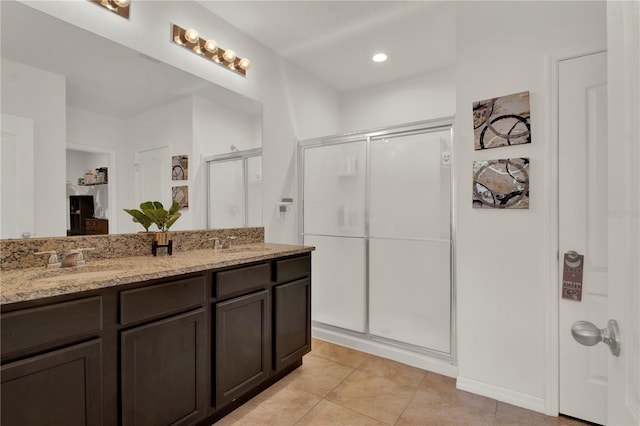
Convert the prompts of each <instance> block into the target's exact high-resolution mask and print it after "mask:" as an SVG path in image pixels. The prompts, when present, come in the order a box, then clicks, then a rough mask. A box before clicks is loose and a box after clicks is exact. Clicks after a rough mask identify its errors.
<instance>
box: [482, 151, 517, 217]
mask: <svg viewBox="0 0 640 426" xmlns="http://www.w3.org/2000/svg"><path fill="white" fill-rule="evenodd" d="M473 208H478V209H528V208H529V159H528V158H507V159H503V160H488V161H474V162H473Z"/></svg>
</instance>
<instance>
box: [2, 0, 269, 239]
mask: <svg viewBox="0 0 640 426" xmlns="http://www.w3.org/2000/svg"><path fill="white" fill-rule="evenodd" d="M0 8H1V10H0V17H1V19H2V22H1V23H2V25H1V35H0V36H1V38H0V40H1V42H2V46H1V53H2V62H1V66H2V70H1V71H2V72H1V76H2V89H3V90H2V99H1V100H2V102H1V104H2V108H1V112H2V124H3V126H2V128H3V135H2V152H1V154H2V173H1V178H2V180H1V181H0V186H1V189H2V194H3V199H2V205H1V206H0V208H1V209H2V211H1V215H2V216H1V217H2V223H3V234H2V238H21V237H23V236H24V237H27V236H32V237H33V236H35V237H48V236H64V235H67V234H73V235H76V234H77V233H86V232H87V229H86V225H87V222H86V220H87V219H95V220H93V221H90V222H91V223H90V228H92V227H99V230H98V231H92V232H104V231H105V229H108V232H109V233H127V232H138V231H141V230H142V229H141V228H140V227H139V226H137V224H135V223H133V222H132V221H131V218H130V217H129V216H128V215H127V214H126V213H125V212H123V211H122V209H123V208H135V207H137V206H138V205H139V204H140V203H141V202H142V201H146V200H148V197H149V196H151V194H153V197H154V198H155V197H157V198H158V199H159V201H162V202H163V203H166V204H167V205H169V204H171V201H172V188H180V191H176V190H173V193H174V194H175V193H181V194H185V192H184V188H186V191H187V192H188V207H186V208H185V209H184V210H183V211H182V218H181V220H180V221H179V222H177V223H176V225H175V226H174V228H172V229H176V230H185V229H201V228H205V227H206V226H207V216H208V214H206V213H205V212H206V210H207V200H206V194H207V191H208V190H207V181H206V178H207V173H208V172H207V170H206V168H205V167H204V161H203V159H204V158H208V157H211V156H215V155H224V154H226V153H230V152H231V151H232V150H231V149H230V146H232V145H233V146H236V147H237V149H239V150H243V151H245V150H250V149H257V148H261V147H262V106H261V105H260V104H259V103H258V102H256V101H254V100H252V99H249V98H246V97H244V96H242V95H239V94H237V93H234V92H231V91H229V90H227V89H225V88H222V87H219V86H216V85H214V84H212V83H211V82H209V81H206V80H203V79H201V78H199V77H196V76H194V75H191V74H189V73H186V72H184V71H181V70H179V69H177V68H174V67H172V66H170V65H168V64H165V63H162V62H160V61H157V60H155V59H153V58H150V57H148V56H146V55H144V54H142V53H139V52H135V51H133V50H131V49H129V48H126V47H124V46H122V45H119V44H117V43H115V42H113V41H111V40H108V39H105V38H102V37H100V36H97V35H95V34H93V33H90V32H87V31H85V30H83V29H81V28H78V27H75V26H73V25H70V24H68V23H65V22H63V21H61V20H59V19H56V18H54V17H51V16H49V15H47V14H44V13H42V12H39V11H37V10H35V9H33V8H31V7H29V6H26V5H24V4H21V3H17V2H5V1H3V2H0ZM24 28H29V31H24ZM15 34H22V35H21V37H20V41H19V42H16V39H15V37H14V36H13V35H15ZM43 40H55V43H47V48H46V49H43V48H42V43H43ZM12 120H25V122H27V123H28V122H31V123H32V124H31V125H32V128H31V133H32V134H31V138H32V139H33V142H32V144H33V148H32V150H31V151H29V150H28V149H23V150H22V151H20V153H18V152H17V147H21V146H22V143H21V142H22V141H23V140H26V139H28V135H29V131H28V126H27V127H26V129H27V130H25V131H24V132H26V133H24V134H25V135H26V136H24V137H23V136H20V135H18V136H16V134H7V135H5V123H10V122H13V121H12ZM23 127H24V126H23ZM21 129H22V128H20V127H19V126H18V130H20V131H23V130H21ZM14 133H15V132H14ZM16 141H19V142H20V143H19V144H17V145H16ZM5 142H7V143H5ZM9 142H11V143H9ZM23 151H24V152H23ZM151 153H161V156H160V157H157V156H154V155H151ZM18 154H19V155H20V156H21V159H20V160H19V161H18V162H14V164H33V172H31V173H29V175H30V176H29V177H28V178H25V177H24V176H18V175H17V174H16V173H23V174H24V172H23V171H22V172H21V169H22V168H16V167H13V168H12V167H10V166H9V164H10V161H9V160H7V159H9V158H17V156H18ZM25 156H26V157H25ZM174 156H180V157H183V158H185V159H186V160H185V161H186V162H187V163H188V169H189V170H188V175H187V176H182V177H183V178H182V179H180V176H173V177H172V173H171V172H172V157H174ZM156 157H157V158H156ZM24 169H28V168H27V167H24ZM102 172H106V174H107V175H108V178H107V180H106V181H105V182H102V183H101V184H100V185H92V186H89V185H82V184H81V185H78V182H79V181H80V182H82V181H81V179H85V178H86V177H89V179H98V177H97V176H98V174H99V173H102ZM87 173H88V174H87ZM92 176H93V177H92ZM85 182H86V179H85ZM16 184H17V185H18V186H17V188H19V189H18V192H22V193H23V195H24V194H29V193H32V194H33V202H32V207H15V203H11V202H9V201H7V200H8V199H9V198H10V197H9V196H10V195H11V191H10V190H9V187H10V186H11V187H15V186H16ZM30 185H32V186H33V190H30V189H29V186H30ZM93 186H95V187H93ZM98 186H99V187H98ZM5 192H6V194H7V195H6V196H5ZM14 195H16V194H14ZM72 196H73V197H79V196H91V197H92V199H93V212H92V213H91V217H85V218H84V219H81V220H80V223H78V224H77V226H76V227H74V226H73V223H72V221H73V220H75V219H74V215H73V213H75V212H76V208H75V205H73V204H72V198H71V197H72ZM145 197H146V198H145ZM14 198H17V199H20V198H21V197H18V196H17V195H16V197H14ZM24 198H29V197H24ZM183 198H184V195H183ZM5 199H7V200H5ZM74 200H75V201H77V199H76V198H74ZM5 201H6V202H5ZM27 205H28V203H27ZM27 209H28V210H29V213H28V214H27V213H26V212H25V211H26V210H27ZM16 210H18V211H16ZM23 213H24V214H23ZM29 216H31V217H32V218H33V219H32V221H31V223H19V224H18V223H16V222H17V220H18V219H17V218H18V217H25V218H28V217H29ZM75 216H78V215H75ZM259 216H260V217H261V213H260V214H259ZM100 221H102V222H100ZM5 222H11V223H12V225H14V226H11V227H10V228H11V229H12V231H11V235H8V234H7V233H6V232H4V228H5V227H4V224H5ZM83 226H84V227H83ZM7 229H9V228H7ZM7 232H8V231H7Z"/></svg>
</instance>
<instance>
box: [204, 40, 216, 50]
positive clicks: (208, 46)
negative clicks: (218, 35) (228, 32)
mask: <svg viewBox="0 0 640 426" xmlns="http://www.w3.org/2000/svg"><path fill="white" fill-rule="evenodd" d="M204 50H206V51H207V52H209V53H216V51H217V50H218V43H217V42H216V41H215V40H207V41H206V42H205V44H204Z"/></svg>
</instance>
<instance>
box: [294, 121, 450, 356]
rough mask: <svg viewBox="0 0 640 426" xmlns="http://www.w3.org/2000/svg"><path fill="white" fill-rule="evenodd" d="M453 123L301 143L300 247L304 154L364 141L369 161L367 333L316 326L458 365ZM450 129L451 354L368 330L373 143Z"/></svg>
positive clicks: (419, 124)
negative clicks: (310, 149)
mask: <svg viewBox="0 0 640 426" xmlns="http://www.w3.org/2000/svg"><path fill="white" fill-rule="evenodd" d="M454 124H455V117H454V116H449V117H443V118H438V119H434V120H426V121H418V122H414V123H408V124H404V125H398V126H390V127H383V128H378V129H372V130H365V131H361V132H352V133H345V134H340V135H332V136H326V137H321V138H313V139H306V140H300V141H298V143H297V146H296V148H297V150H298V153H297V156H298V172H299V173H298V191H297V192H298V211H299V212H300V214H299V219H298V241H299V243H300V244H303V243H304V236H305V232H304V183H305V182H304V154H305V151H306V150H307V149H309V148H318V147H323V146H331V145H342V144H345V143H350V142H365V159H366V165H365V166H366V169H365V208H364V241H365V254H364V255H365V265H364V267H365V274H364V280H365V283H364V285H365V331H364V333H360V332H357V331H353V330H348V329H345V328H342V327H337V326H333V325H330V324H326V323H322V322H317V321H313V325H314V326H319V327H322V328H324V329H327V330H334V331H338V332H340V333H343V334H347V335H352V336H356V337H360V338H365V339H368V340H371V341H378V342H381V343H385V344H387V345H390V346H395V347H399V348H402V349H409V350H412V351H414V352H418V353H422V354H425V355H429V356H432V357H434V358H438V359H442V360H445V361H449V362H451V363H452V364H454V365H455V364H456V354H457V347H456V276H455V267H454V266H455V240H456V238H455V232H456V224H455V220H456V214H455V211H456V210H455V198H456V197H455V195H456V194H455V173H454V164H455V163H454V155H453V151H454V150H453V146H454ZM443 130H448V131H449V132H450V137H451V149H450V154H449V155H450V160H449V173H450V182H451V188H450V191H451V192H450V197H451V199H450V213H449V214H450V220H449V224H450V225H449V226H450V236H449V238H450V241H449V251H450V252H449V259H450V260H449V263H450V265H449V267H450V270H449V274H450V275H449V276H450V298H451V299H450V318H449V324H450V329H449V339H450V340H449V348H450V352H449V353H445V352H441V351H437V350H433V349H428V348H424V347H422V346H416V345H412V344H410V343H404V342H400V341H397V340H393V339H388V338H385V337H381V336H376V335H372V334H371V333H370V330H369V291H370V290H369V287H370V277H369V269H370V265H369V255H370V252H369V247H370V238H371V236H370V229H369V226H370V223H369V219H370V200H371V167H370V161H371V141H372V140H377V139H380V138H384V137H399V136H410V135H415V134H422V133H433V132H438V131H443ZM308 235H310V236H331V237H339V238H361V237H353V236H335V235H319V234H308Z"/></svg>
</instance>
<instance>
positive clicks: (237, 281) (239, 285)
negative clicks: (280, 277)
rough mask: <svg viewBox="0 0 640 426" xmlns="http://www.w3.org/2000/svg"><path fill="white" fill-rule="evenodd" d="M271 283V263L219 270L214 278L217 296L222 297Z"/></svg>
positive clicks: (264, 286)
mask: <svg viewBox="0 0 640 426" xmlns="http://www.w3.org/2000/svg"><path fill="white" fill-rule="evenodd" d="M268 285H269V264H267V263H264V264H262V265H255V266H247V267H245V268H237V269H232V270H229V271H223V272H217V273H216V275H215V280H214V294H215V297H217V298H219V299H221V298H224V297H229V296H233V295H237V294H243V293H248V292H250V291H253V290H257V289H261V288H266V287H267V286H268Z"/></svg>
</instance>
